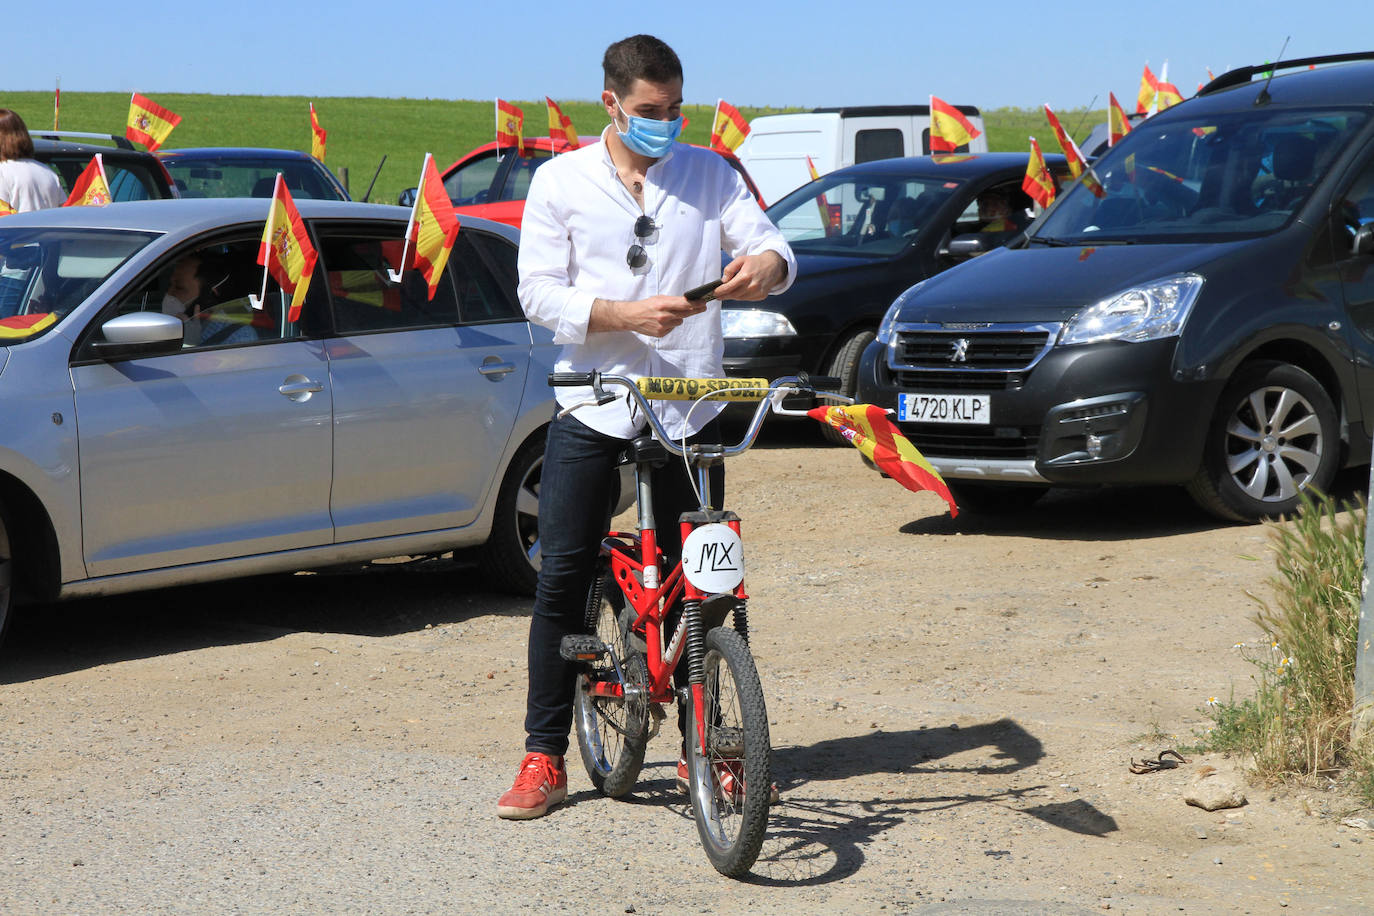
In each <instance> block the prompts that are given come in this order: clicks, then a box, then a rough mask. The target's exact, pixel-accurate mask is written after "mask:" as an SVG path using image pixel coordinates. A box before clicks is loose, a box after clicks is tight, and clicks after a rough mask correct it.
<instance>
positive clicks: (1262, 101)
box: [1255, 35, 1293, 105]
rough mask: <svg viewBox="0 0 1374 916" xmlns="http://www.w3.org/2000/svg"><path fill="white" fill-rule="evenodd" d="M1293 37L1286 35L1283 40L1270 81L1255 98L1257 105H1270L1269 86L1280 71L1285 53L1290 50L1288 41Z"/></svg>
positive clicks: (1270, 74)
mask: <svg viewBox="0 0 1374 916" xmlns="http://www.w3.org/2000/svg"><path fill="white" fill-rule="evenodd" d="M1292 37H1293V36H1292V35H1286V36H1284V39H1283V47H1281V48H1279V56H1278V57H1276V58H1274V65H1273V66H1272V67H1270V68H1269V79H1267V80H1265V81H1264V87H1263V88H1261V89H1260V91H1259V95H1257V96H1255V104H1256V105H1268V104H1269V84H1270V83H1271V82H1273V79H1274V72H1275V71H1277V70H1278V69H1279V61H1281V60H1283V52H1284V51H1287V50H1288V40H1289V39H1290V38H1292Z"/></svg>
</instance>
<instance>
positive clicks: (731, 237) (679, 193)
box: [519, 127, 797, 439]
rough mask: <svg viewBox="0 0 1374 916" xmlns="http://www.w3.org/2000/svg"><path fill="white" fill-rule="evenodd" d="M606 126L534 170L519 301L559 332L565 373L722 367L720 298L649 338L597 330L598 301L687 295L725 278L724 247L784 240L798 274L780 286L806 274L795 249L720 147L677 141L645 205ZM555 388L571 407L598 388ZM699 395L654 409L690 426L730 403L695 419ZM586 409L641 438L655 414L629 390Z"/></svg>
mask: <svg viewBox="0 0 1374 916" xmlns="http://www.w3.org/2000/svg"><path fill="white" fill-rule="evenodd" d="M606 129H607V130H608V131H609V130H612V129H613V128H612V127H607V128H606ZM602 136H603V140H602V142H600V143H595V144H591V145H589V146H585V147H583V148H582V149H579V150H575V151H573V152H571V153H563V154H560V155H558V156H556V157H555V158H554V159H553V161H552V162H547V163H545V164H544V165H542V166H540V167H539V169H538V171H536V172H535V173H534V179H533V180H532V181H531V182H530V190H529V197H528V199H527V200H526V201H525V215H524V217H523V220H522V223H521V228H520V259H519V264H520V304H521V305H522V306H523V307H524V309H525V314H526V315H527V316H529V319H530V320H531V321H533V322H535V323H536V324H540V325H543V326H544V327H546V328H548V329H550V330H551V331H553V335H554V342H555V343H560V344H563V352H562V353H561V354H560V356H559V358H558V363H557V367H556V369H557V371H559V372H590V371H592V370H593V369H599V370H601V371H602V372H603V373H606V374H609V375H624V376H628V377H630V378H640V377H643V376H655V375H663V376H684V377H689V378H723V377H724V375H725V372H724V370H723V368H722V364H721V357H722V354H723V353H724V350H725V341H724V339H723V337H722V336H721V330H720V304H719V303H717V302H711V303H710V304H709V305H708V307H707V309H706V311H704V312H702V313H701V314H699V315H693V316H691V317H690V318H687V319H686V320H685V321H683V322H682V324H681V325H679V326H678V327H676V328H674V329H673V330H671V331H669V332H668V333H667V334H665V335H664V336H663V337H650V336H648V335H645V334H639V333H636V332H634V331H597V332H595V333H592V334H588V333H587V323H588V321H589V320H590V317H591V311H592V303H593V301H595V300H596V299H608V300H613V301H633V300H637V299H647V298H648V297H650V296H654V295H660V294H661V295H666V296H680V295H682V294H683V293H685V292H687V291H688V290H689V289H692V288H694V287H697V286H700V285H701V284H703V283H709V282H710V281H712V280H718V279H720V275H721V252H722V251H725V252H726V253H728V254H729V255H730V257H732V258H734V257H739V256H741V255H755V254H761V253H763V252H765V251H776V252H777V253H778V254H779V255H781V256H782V257H783V259H784V260H786V261H787V278H786V279H785V280H784V281H783V282H782V283H781V284H779V285H778V287H777V288H776V289H774V290H772V293H774V294H776V293H780V292H782V291H783V290H785V289H787V287H789V286H791V285H792V281H793V279H795V278H796V276H797V261H796V258H795V257H794V256H793V255H792V249H791V248H790V247H789V246H788V244H787V241H786V240H785V239H784V238H783V237H782V233H780V232H779V231H778V229H777V227H776V226H774V225H773V224H772V223H771V222H769V220H768V218H767V217H766V216H764V215H763V211H762V210H760V209H759V206H758V202H757V201H755V200H754V197H753V195H751V194H750V193H749V189H748V187H747V186H746V185H745V184H744V180H743V179H742V178H740V176H739V173H738V172H736V171H735V170H734V169H733V168H731V167H730V165H729V163H727V162H726V161H725V160H724V159H723V158H722V157H721V156H720V155H719V154H718V153H715V152H712V151H711V150H708V149H702V148H700V147H694V146H688V145H687V144H684V143H675V144H673V148H672V150H671V151H669V153H668V154H667V155H665V156H663V157H662V158H661V159H659V160H657V161H656V162H655V163H654V164H653V165H651V166H650V167H649V170H648V171H647V172H646V173H645V176H644V195H643V196H644V209H643V210H642V211H641V210H640V208H639V204H638V203H636V202H635V199H634V197H633V196H632V195H631V194H630V192H629V190H628V189H627V188H626V187H625V185H624V184H622V183H621V181H620V178H619V176H617V174H616V169H615V164H614V163H613V162H612V161H611V157H610V153H609V151H608V149H607V147H606V143H605V142H604V137H605V135H604V134H603V135H602ZM641 215H647V216H649V217H651V218H652V219H653V221H654V224H655V225H656V226H657V227H658V229H657V231H656V232H654V234H653V235H651V236H649V237H648V238H643V239H641V238H636V237H635V234H634V225H635V221H636V220H637V219H638V218H639V217H640V216H641ZM634 244H639V245H641V246H642V247H643V248H644V250H645V252H646V253H647V254H648V257H649V260H648V263H647V264H646V265H645V266H644V267H642V268H640V269H639V270H632V269H631V268H630V267H629V265H628V263H627V262H626V254H627V252H628V251H629V248H630V246H631V245H634ZM540 381H542V380H540ZM536 383H538V382H536ZM556 391H557V398H558V403H559V404H560V405H562V406H564V407H566V406H569V405H571V404H575V403H577V402H579V401H584V400H586V399H588V398H589V397H590V396H591V389H590V388H587V387H580V388H558V389H556ZM612 393H615V392H614V391H613V392H612ZM690 406H691V402H689V401H659V402H656V404H655V408H656V410H655V412H656V413H657V414H658V416H659V418H660V419H661V420H663V423H664V426H665V427H666V428H667V431H668V432H669V433H670V434H672V435H673V436H674V437H680V436H682V435H684V434H686V435H691V434H692V433H695V432H696V431H698V430H699V429H701V427H702V426H704V425H705V424H706V423H707V422H708V421H709V420H710V419H711V418H712V417H714V416H715V415H716V414H717V413H719V412H720V411H721V410H722V409H723V407H724V405H723V404H721V403H713V402H710V401H708V402H706V403H703V404H701V405H699V406H698V407H696V408H694V409H692V411H691V417H690V422H688V420H689V418H688V417H687V411H688V408H689V407H690ZM575 416H576V417H577V418H578V419H579V420H581V421H582V422H583V423H584V424H586V425H587V426H590V427H591V428H592V429H595V430H597V431H598V432H601V433H604V434H606V435H608V436H615V437H617V438H620V439H631V438H633V437H634V436H635V435H636V434H637V433H638V431H639V429H640V428H641V427H642V426H643V425H644V423H645V420H644V418H643V417H642V416H641V415H639V412H638V411H634V412H632V411H631V410H630V408H629V402H628V401H627V398H626V397H620V398H617V400H616V401H614V402H612V403H610V404H606V405H604V406H601V407H593V406H587V407H583V408H581V409H579V410H578V411H577V413H576V414H575Z"/></svg>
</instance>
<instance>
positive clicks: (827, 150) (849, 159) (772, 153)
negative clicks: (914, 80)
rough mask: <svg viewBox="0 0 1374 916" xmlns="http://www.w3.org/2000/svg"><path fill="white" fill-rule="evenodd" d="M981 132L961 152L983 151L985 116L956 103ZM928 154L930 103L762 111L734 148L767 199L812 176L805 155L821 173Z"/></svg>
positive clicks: (804, 181) (802, 182) (780, 194)
mask: <svg viewBox="0 0 1374 916" xmlns="http://www.w3.org/2000/svg"><path fill="white" fill-rule="evenodd" d="M954 107H955V108H958V109H959V111H960V112H961V113H962V114H963V115H964V117H966V118H968V119H969V121H971V122H972V123H973V126H974V127H976V128H978V130H979V135H978V136H977V137H975V138H974V139H973V142H972V143H971V144H969V145H968V146H967V147H960V148H959V151H960V152H974V153H985V152H987V150H988V144H987V136H986V133H985V132H984V130H983V116H982V115H981V114H980V113H979V111H978V109H977V108H975V107H974V106H972V105H956V106H954ZM929 153H930V106H929V105H867V106H859V107H855V106H850V107H847V108H817V109H814V110H812V111H809V112H802V113H798V114H781V115H765V116H763V117H760V118H755V119H754V120H752V121H750V122H749V136H747V137H745V138H744V142H743V143H742V144H740V147H739V149H737V150H736V151H735V155H737V156H738V157H739V159H740V161H741V162H743V163H744V167H745V168H746V169H748V171H749V175H750V176H751V177H752V178H753V179H754V183H755V184H757V185H758V187H759V192H760V193H761V194H762V195H763V199H764V200H765V201H767V202H768V203H772V202H774V201H776V200H781V199H782V198H783V197H784V196H785V195H786V194H787V193H788V192H790V191H792V190H794V189H796V188H799V187H801V186H802V185H804V184H806V182H808V181H810V180H811V174H810V172H809V171H808V170H807V166H806V157H807V156H810V157H811V161H812V162H813V163H815V165H816V171H817V172H819V173H820V174H822V175H824V174H825V173H826V172H830V171H834V170H835V169H838V168H840V167H841V166H846V165H855V164H856V163H860V162H869V161H872V160H874V159H895V158H897V157H900V156H924V155H927V154H929Z"/></svg>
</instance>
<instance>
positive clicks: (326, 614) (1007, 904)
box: [0, 430, 1374, 914]
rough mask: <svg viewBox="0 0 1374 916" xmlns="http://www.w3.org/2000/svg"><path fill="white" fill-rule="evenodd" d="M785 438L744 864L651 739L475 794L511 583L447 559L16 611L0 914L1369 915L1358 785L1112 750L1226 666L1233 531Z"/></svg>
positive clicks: (1149, 736)
mask: <svg viewBox="0 0 1374 916" xmlns="http://www.w3.org/2000/svg"><path fill="white" fill-rule="evenodd" d="M811 435H812V434H811V433H810V431H809V430H808V431H806V432H798V431H795V430H791V431H789V430H784V432H783V433H782V434H781V435H775V436H774V437H773V438H772V439H770V440H769V442H767V443H765V447H760V448H757V449H755V450H754V451H752V452H750V453H749V454H747V455H745V456H743V457H742V458H740V459H737V460H735V461H734V462H733V463H732V465H731V470H730V474H731V479H730V491H731V498H730V500H729V503H730V504H731V505H732V507H733V508H735V509H736V510H737V511H738V512H739V513H740V514H741V515H742V516H743V518H744V520H745V526H746V529H745V530H746V541H745V543H746V558H747V562H748V570H749V572H748V579H747V583H748V585H749V588H750V591H751V593H752V596H753V600H752V604H751V611H752V613H751V620H752V622H753V625H754V638H753V645H754V650H755V654H756V656H757V658H758V662H759V667H760V669H761V673H762V677H763V681H764V687H765V691H766V693H767V696H768V704H769V715H770V719H771V720H772V738H773V745H774V748H775V751H774V770H775V773H776V775H777V779H778V783H779V785H780V787H781V789H782V795H783V800H782V803H781V804H780V805H778V806H777V807H775V808H774V809H773V817H772V820H771V824H770V832H769V838H768V840H767V842H766V844H765V847H764V851H763V855H762V857H761V858H760V860H759V862H758V864H757V865H756V867H755V870H754V876H753V877H752V879H751V880H749V881H746V882H737V881H730V880H726V879H723V878H721V877H719V876H718V875H717V874H716V873H715V872H714V871H713V870H712V869H711V867H710V865H709V864H708V863H707V861H706V859H705V856H704V855H703V854H702V852H701V851H700V848H699V846H698V845H697V839H696V831H695V828H694V826H693V823H692V821H691V814H690V811H689V810H688V809H687V808H686V806H685V804H684V799H683V798H681V797H680V796H679V795H678V794H677V793H676V791H675V789H674V787H673V763H674V761H675V760H676V756H677V742H676V741H675V740H674V739H673V738H671V737H669V736H667V735H666V734H665V735H662V736H660V737H658V738H657V739H655V740H654V741H652V742H651V743H650V745H649V757H648V764H647V766H646V768H645V771H644V774H643V776H642V779H641V784H640V787H639V789H638V790H637V791H636V792H635V793H634V794H633V795H632V796H631V797H630V798H628V799H627V800H608V799H603V798H600V797H598V796H597V795H596V794H595V793H594V792H593V791H592V789H591V785H590V782H589V781H588V779H587V777H586V775H585V774H584V773H583V772H581V769H580V767H579V766H577V765H576V760H575V758H574V760H573V763H574V765H573V766H572V767H571V768H570V786H569V788H570V795H569V800H568V802H567V803H566V804H565V805H563V806H561V807H560V808H558V809H556V810H555V812H554V813H553V814H551V815H550V816H549V817H547V818H544V819H543V820H540V821H537V822H530V823H508V822H504V821H500V820H498V819H497V818H496V817H495V816H494V814H493V809H494V805H495V800H496V798H497V796H498V795H499V794H500V792H501V791H503V790H504V789H505V788H506V787H507V786H508V785H509V782H510V779H511V777H512V776H513V775H514V772H515V769H516V766H517V764H518V762H519V758H520V748H521V738H522V734H521V730H520V721H521V716H522V711H523V701H524V642H525V631H526V626H527V612H528V603H527V602H526V601H523V600H514V599H511V598H509V597H505V596H501V595H498V594H495V593H493V592H491V591H488V590H487V589H486V587H485V586H484V584H483V582H482V578H481V574H480V571H479V570H477V569H475V568H474V567H473V566H471V565H470V564H469V563H467V562H466V561H465V560H463V559H461V558H460V560H459V561H457V562H454V561H441V562H434V561H432V562H426V563H419V564H411V565H404V566H402V565H393V566H389V567H380V568H375V567H374V568H373V569H371V570H368V571H365V572H346V573H339V572H334V573H328V574H316V575H297V576H283V577H270V578H263V579H256V580H249V581H241V582H234V583H225V584H219V585H214V586H207V587H196V588H184V589H173V590H166V591H161V592H155V593H147V594H143V595H136V596H127V597H122V598H110V599H101V600H90V601H84V602H80V603H71V604H66V605H60V606H54V607H48V608H39V609H32V610H30V611H28V612H27V613H25V614H24V615H23V616H21V617H20V618H19V619H17V620H16V621H15V623H14V625H13V627H12V632H11V638H10V640H9V641H8V642H7V643H6V645H5V646H3V647H2V648H0V728H3V730H4V735H5V736H6V739H5V741H4V745H3V749H2V750H0V912H4V913H14V914H29V913H35V914H37V913H97V912H99V913H118V912H138V913H192V912H234V913H259V912H263V913H265V912H272V913H296V912H303V913H305V912H319V913H355V912H356V913H450V912H478V911H500V912H507V911H521V910H540V911H544V910H553V911H568V912H593V913H621V912H624V913H639V914H646V913H654V914H656V913H676V912H684V911H686V912H715V911H722V910H729V911H737V912H750V913H756V912H757V913H789V914H797V913H814V912H822V911H825V912H879V911H886V912H894V913H921V914H936V913H982V914H994V913H996V914H1002V913H1007V914H1011V913H1018V914H1019V913H1087V912H1102V911H1104V910H1114V911H1125V912H1139V913H1177V912H1193V913H1232V912H1234V913H1274V912H1279V911H1281V910H1282V911H1284V912H1290V913H1343V914H1344V913H1361V912H1374V831H1370V830H1361V829H1359V828H1358V827H1346V826H1342V825H1341V824H1340V820H1341V819H1342V818H1343V817H1346V816H1349V815H1358V814H1364V815H1365V816H1368V815H1369V814H1370V812H1367V811H1366V812H1359V811H1353V810H1350V808H1349V807H1348V802H1345V801H1342V799H1341V798H1340V797H1339V796H1337V795H1334V794H1331V793H1329V792H1323V791H1321V790H1319V789H1312V790H1306V791H1297V790H1271V789H1266V788H1261V787H1254V786H1248V787H1247V789H1246V792H1247V795H1248V798H1249V803H1248V804H1247V805H1246V806H1244V807H1242V808H1239V809H1234V810H1230V811H1218V812H1214V813H1208V812H1205V811H1202V810H1201V809H1198V808H1194V807H1189V806H1187V805H1185V804H1184V802H1183V800H1182V793H1183V791H1184V788H1185V786H1186V785H1187V783H1188V781H1189V780H1190V779H1191V777H1192V774H1193V772H1194V771H1195V770H1196V768H1197V767H1198V766H1200V765H1211V766H1215V767H1217V768H1218V769H1219V770H1221V771H1223V773H1227V772H1232V771H1235V770H1236V769H1237V767H1238V763H1239V762H1238V761H1234V760H1227V759H1222V758H1220V757H1217V756H1211V757H1206V758H1200V759H1197V758H1195V759H1194V760H1193V761H1192V762H1191V763H1190V764H1189V765H1187V766H1183V767H1180V768H1178V769H1175V770H1169V771H1164V772H1160V773H1155V774H1152V775H1144V776H1137V775H1131V774H1130V773H1129V772H1128V771H1127V764H1128V762H1129V761H1130V760H1131V759H1132V758H1137V759H1138V758H1141V757H1143V756H1145V755H1150V756H1153V755H1155V754H1157V753H1158V752H1159V751H1160V750H1163V749H1164V748H1167V747H1177V746H1181V745H1186V744H1188V743H1191V742H1193V741H1194V740H1195V734H1196V733H1197V732H1198V731H1199V730H1200V729H1202V728H1203V727H1205V725H1206V723H1207V720H1206V717H1205V715H1204V714H1203V709H1204V706H1203V704H1204V702H1205V700H1206V698H1207V697H1208V696H1227V695H1229V692H1230V691H1231V690H1232V689H1233V688H1234V690H1235V691H1236V692H1237V694H1238V695H1245V694H1246V693H1247V692H1248V691H1249V690H1250V689H1251V686H1250V681H1249V674H1250V668H1249V667H1248V666H1247V664H1246V663H1245V662H1244V661H1243V660H1242V659H1241V658H1240V654H1239V653H1238V652H1237V651H1235V650H1234V649H1233V648H1232V647H1233V646H1234V645H1235V644H1236V643H1237V642H1241V641H1247V640H1250V641H1253V640H1255V639H1256V638H1257V636H1258V634H1257V632H1256V631H1255V629H1254V627H1253V625H1252V624H1251V623H1250V622H1249V617H1250V615H1251V614H1252V612H1253V608H1254V605H1253V603H1252V599H1251V598H1249V597H1248V596H1247V592H1253V593H1255V594H1261V595H1262V594H1264V586H1263V580H1264V579H1265V577H1266V576H1267V575H1268V574H1269V573H1270V571H1271V569H1272V559H1271V557H1270V555H1269V553H1268V549H1267V536H1266V534H1265V533H1264V531H1263V530H1262V529H1261V528H1257V527H1233V526H1225V525H1219V524H1217V523H1215V522H1213V521H1212V520H1210V519H1209V518H1207V517H1205V516H1203V515H1202V514H1201V513H1199V512H1198V511H1197V510H1195V509H1194V508H1193V507H1192V505H1191V504H1190V503H1189V502H1188V500H1187V499H1186V497H1185V496H1183V495H1182V493H1181V492H1178V491H1175V490H1171V489H1141V490H1114V491H1100V492H1086V493H1069V494H1062V495H1061V494H1055V495H1053V496H1051V497H1050V498H1049V499H1048V500H1046V501H1044V502H1042V504H1041V505H1039V506H1038V507H1037V508H1035V509H1034V510H1032V511H1031V512H1029V513H1026V514H1023V515H1016V516H1009V517H1005V518H988V517H974V516H973V515H972V514H969V515H967V516H961V517H960V518H959V519H957V520H951V519H949V518H948V517H947V516H946V515H944V514H943V512H942V505H941V504H940V502H939V501H938V500H937V499H935V498H934V497H933V496H931V495H929V494H921V495H911V494H908V493H906V492H905V491H903V490H901V489H900V488H899V487H897V486H896V485H895V484H894V483H892V482H891V481H885V480H882V479H880V478H879V477H878V476H877V475H875V474H873V473H872V472H869V471H867V470H865V469H863V468H862V466H861V465H860V464H859V461H858V458H857V456H856V454H855V453H854V452H853V451H852V450H848V449H838V448H823V447H812V446H811V445H810V443H811V442H812V441H813V440H812V438H811ZM1355 479H1356V483H1355V484H1354V485H1355V486H1358V484H1359V476H1358V475H1356V478H1355ZM670 721H671V720H670ZM668 730H669V731H671V727H670V728H669V729H668Z"/></svg>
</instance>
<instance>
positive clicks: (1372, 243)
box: [1350, 223, 1374, 255]
mask: <svg viewBox="0 0 1374 916" xmlns="http://www.w3.org/2000/svg"><path fill="white" fill-rule="evenodd" d="M1350 250H1351V252H1353V253H1354V254H1357V255H1361V254H1374V223H1365V224H1364V225H1363V226H1361V227H1360V228H1359V230H1358V231H1357V232H1356V233H1355V240H1354V241H1353V242H1351V243H1350Z"/></svg>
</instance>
